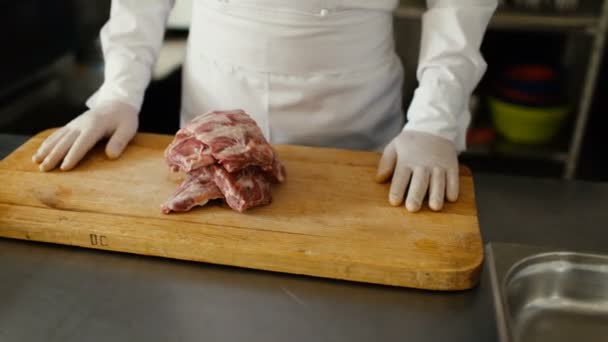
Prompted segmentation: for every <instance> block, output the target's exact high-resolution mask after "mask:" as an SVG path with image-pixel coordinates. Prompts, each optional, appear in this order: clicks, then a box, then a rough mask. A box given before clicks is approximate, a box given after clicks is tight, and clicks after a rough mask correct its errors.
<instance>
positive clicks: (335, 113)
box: [33, 0, 497, 211]
mask: <svg viewBox="0 0 608 342" xmlns="http://www.w3.org/2000/svg"><path fill="white" fill-rule="evenodd" d="M398 2H399V1H398V0H194V1H193V8H192V23H191V27H190V33H189V37H188V48H187V53H186V58H185V61H184V66H183V74H182V80H183V81H182V82H183V88H182V89H183V94H182V104H181V105H182V107H181V113H180V114H181V123H182V125H183V124H184V123H186V122H187V121H189V120H190V119H192V118H193V117H195V116H197V115H200V114H202V113H205V112H207V111H210V110H228V109H237V108H238V109H244V110H246V111H247V112H248V113H250V114H251V115H252V116H253V118H254V119H255V120H256V122H257V123H258V125H259V126H260V127H261V128H262V131H263V132H264V134H265V136H266V137H267V138H268V139H269V140H270V141H271V142H272V143H275V144H301V145H311V146H313V145H314V146H328V147H336V148H347V149H361V150H378V151H382V150H383V155H382V158H381V161H380V163H379V166H378V173H377V177H376V178H377V179H376V180H377V181H378V182H384V181H387V180H389V179H391V186H390V190H389V194H388V200H389V202H390V203H391V204H392V205H395V206H398V205H401V204H402V203H404V202H405V207H406V208H407V209H408V210H409V211H418V210H419V209H420V208H421V206H422V204H423V200H424V198H425V195H426V194H427V193H428V195H429V206H430V208H431V209H433V210H441V209H442V207H443V204H444V201H445V199H447V200H448V201H455V200H457V197H458V192H459V187H458V153H459V152H461V151H463V150H464V149H465V132H466V129H467V127H468V125H469V121H470V113H469V112H468V99H469V97H470V95H471V93H472V91H473V89H474V88H475V86H476V85H477V84H478V82H479V81H480V79H481V77H482V75H483V74H484V72H485V70H486V64H485V61H484V59H483V57H482V56H481V54H480V45H481V42H482V40H483V36H484V33H485V30H486V27H487V24H488V21H489V19H490V18H491V16H492V15H493V13H494V11H495V9H496V6H497V0H427V1H426V2H427V11H426V12H425V13H424V15H423V17H422V41H421V48H420V56H419V63H418V68H417V73H416V76H417V80H418V87H417V89H416V91H415V93H414V97H413V99H412V102H411V103H410V104H409V107H408V109H407V119H408V120H407V124H405V125H404V122H403V121H404V116H405V115H403V109H402V101H401V98H402V83H403V67H402V64H401V61H400V59H399V57H398V56H397V54H396V52H395V44H394V37H393V20H392V19H393V15H392V11H393V10H394V9H395V8H396V7H397V6H398ZM173 5H174V0H153V1H151V0H113V1H112V8H111V14H110V19H109V21H108V22H107V23H106V24H105V25H104V27H103V29H102V30H101V43H102V47H103V53H104V59H105V79H104V83H103V85H102V86H101V87H100V89H99V90H98V91H97V92H96V93H95V94H93V95H92V96H91V98H90V99H89V100H88V101H87V107H88V108H89V110H87V111H86V112H85V113H83V114H81V115H80V116H78V117H77V118H75V119H74V120H72V121H71V122H69V123H68V124H67V125H66V126H64V127H62V128H61V129H59V130H57V131H56V132H55V133H54V134H52V135H51V136H50V137H48V138H47V139H46V140H45V141H44V143H43V144H42V145H41V147H40V149H39V150H38V151H37V152H36V154H35V155H34V156H33V160H34V161H35V162H37V163H40V169H41V170H42V171H49V170H52V169H54V168H55V167H57V166H59V167H60V168H61V170H69V169H72V168H73V167H74V166H76V164H77V163H78V162H79V161H80V160H81V159H82V158H83V156H84V155H85V154H86V153H87V151H89V150H90V149H91V148H92V147H93V146H94V145H95V144H96V143H97V142H98V141H99V140H101V139H103V138H109V140H108V143H107V145H106V154H107V156H108V157H109V158H117V157H119V156H120V155H121V153H122V152H123V151H124V149H125V147H126V146H127V144H128V143H129V141H130V140H131V139H132V138H133V136H134V135H135V133H136V131H137V127H138V112H139V110H140V108H141V105H142V101H143V97H144V92H145V90H146V87H147V86H148V84H149V82H150V79H151V73H152V69H153V66H154V64H155V62H156V58H157V56H158V53H159V49H160V47H161V44H162V42H163V36H164V31H165V26H166V23H167V18H168V16H169V13H170V11H171V9H172V7H173ZM167 115H171V114H170V113H167Z"/></svg>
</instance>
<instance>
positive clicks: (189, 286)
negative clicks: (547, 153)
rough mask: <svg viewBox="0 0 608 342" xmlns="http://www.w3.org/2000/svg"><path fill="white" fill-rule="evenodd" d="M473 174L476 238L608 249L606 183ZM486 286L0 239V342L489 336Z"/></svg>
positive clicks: (5, 143) (5, 149) (8, 142)
mask: <svg viewBox="0 0 608 342" xmlns="http://www.w3.org/2000/svg"><path fill="white" fill-rule="evenodd" d="M23 141H25V138H24V137H19V136H8V135H0V157H3V156H5V155H6V154H7V153H9V152H10V151H11V150H12V149H13V148H15V147H16V146H18V145H19V144H21V143H22V142H23ZM474 176H475V185H476V193H477V203H478V208H479V219H480V225H481V232H482V236H483V239H484V243H488V242H516V243H526V244H533V245H540V246H552V247H556V248H567V249H576V250H583V251H592V252H600V253H608V207H607V205H606V203H608V184H594V183H584V182H566V181H561V180H545V179H529V178H514V177H507V176H500V175H489V174H475V175H474ZM0 215H2V213H1V212H0ZM490 291H491V290H490V282H489V279H488V275H487V271H486V270H485V269H484V272H483V273H482V279H481V282H480V284H479V286H478V287H477V288H475V289H473V290H469V291H464V292H453V293H438V292H429V291H419V290H410V289H403V288H390V287H383V286H374V285H365V284H357V283H348V282H341V281H332V280H325V279H317V278H309V277H300V276H293V275H284V274H277V273H270V272H262V271H251V270H244V269H238V268H231V267H221V266H214V265H207V264H201V263H192V262H182V261H175V260H167V259H161V258H152V257H143V256H136V255H127V254H121V253H110V252H103V251H95V250H88V249H81V248H75V247H65V246H57V245H49V244H40V243H31V242H21V241H13V240H6V239H0V341H62V342H69V341H140V340H141V341H265V342H266V341H306V342H310V341H404V340H407V341H466V342H473V341H495V340H496V338H497V337H496V328H495V322H494V311H493V303H492V297H491V292H490Z"/></svg>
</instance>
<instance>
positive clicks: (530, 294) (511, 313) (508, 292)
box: [486, 244, 608, 342]
mask: <svg viewBox="0 0 608 342" xmlns="http://www.w3.org/2000/svg"><path fill="white" fill-rule="evenodd" d="M486 252H487V253H486V254H487V259H486V260H487V262H488V267H489V269H490V277H491V281H492V289H493V294H494V307H495V309H496V317H497V326H498V333H499V336H500V341H501V342H529V341H534V342H542V341H552V342H561V341H569V342H570V341H574V342H577V341H581V342H582V341H585V342H596V341H598V342H599V341H601V342H606V341H608V256H606V255H598V254H585V253H576V252H568V251H555V250H552V249H548V248H537V247H531V246H522V245H513V244H488V245H487V247H486Z"/></svg>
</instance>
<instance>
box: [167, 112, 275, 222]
mask: <svg viewBox="0 0 608 342" xmlns="http://www.w3.org/2000/svg"><path fill="white" fill-rule="evenodd" d="M165 160H166V161H167V164H168V165H169V167H170V168H171V170H172V171H175V172H183V173H186V174H187V175H188V178H187V179H186V180H185V181H184V182H183V183H182V184H181V185H180V187H179V188H178V190H177V191H176V192H175V193H174V194H173V196H172V197H171V198H170V199H169V200H167V202H166V203H165V204H163V205H162V207H161V211H162V212H163V213H165V214H168V213H169V212H171V211H188V210H190V209H192V208H193V207H194V206H197V205H200V206H202V205H205V204H206V203H207V202H208V201H209V200H211V199H216V198H223V199H224V200H225V201H226V203H227V204H228V205H229V206H230V207H231V208H232V209H234V210H236V211H239V212H243V211H245V210H247V209H249V208H252V207H257V206H262V205H266V204H269V203H271V202H272V196H271V184H273V183H282V182H283V181H285V175H286V173H285V168H284V167H283V165H282V164H281V162H280V161H279V159H278V158H277V154H276V151H274V149H273V148H272V147H271V146H270V144H269V143H268V142H267V141H266V139H265V138H264V135H263V134H262V131H261V130H260V128H259V127H258V126H257V125H256V123H255V121H254V120H253V119H251V118H250V117H249V115H247V114H246V113H245V112H244V111H242V110H235V111H221V112H220V111H215V112H209V113H207V114H203V115H201V116H199V117H196V118H195V119H193V120H192V121H191V122H189V123H188V124H187V125H186V126H185V127H184V128H182V129H180V130H179V131H178V132H177V134H176V136H175V138H174V139H173V142H172V143H171V144H170V145H169V146H168V147H167V149H166V150H165Z"/></svg>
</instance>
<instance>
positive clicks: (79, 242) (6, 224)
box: [0, 209, 484, 291]
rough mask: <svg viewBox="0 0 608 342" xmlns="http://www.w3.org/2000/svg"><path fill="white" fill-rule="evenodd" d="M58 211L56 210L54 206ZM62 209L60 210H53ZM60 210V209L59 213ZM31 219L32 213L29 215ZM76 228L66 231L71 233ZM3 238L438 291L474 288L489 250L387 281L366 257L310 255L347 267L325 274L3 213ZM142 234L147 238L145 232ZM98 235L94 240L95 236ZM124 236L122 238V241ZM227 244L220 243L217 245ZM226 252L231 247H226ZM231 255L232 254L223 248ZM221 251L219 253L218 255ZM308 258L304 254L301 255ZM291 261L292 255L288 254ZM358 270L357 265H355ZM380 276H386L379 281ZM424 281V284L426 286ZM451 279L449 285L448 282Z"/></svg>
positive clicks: (235, 252)
mask: <svg viewBox="0 0 608 342" xmlns="http://www.w3.org/2000/svg"><path fill="white" fill-rule="evenodd" d="M49 210H52V209H49ZM52 211H57V212H60V211H59V210H52ZM58 214H60V213H58ZM23 219H27V218H25V217H24V218H23ZM40 231H44V233H40ZM68 231H69V232H70V233H68V234H66V232H68ZM0 238H8V239H12V240H23V241H30V242H39V243H51V244H57V245H64V246H75V247H81V248H85V249H95V250H103V251H109V252H114V253H116V252H118V253H126V254H134V255H144V256H150V257H160V258H169V259H175V260H182V261H193V262H202V263H208V264H215V265H224V266H230V267H238V268H244V269H252V270H260V271H268V272H277V273H286V274H293V275H301V276H308V277H316V278H323V279H338V280H343V281H349V282H359V283H367V284H375V285H383V286H393V287H403V288H415V289H421V290H434V291H461V290H468V289H471V288H473V287H475V286H476V285H477V283H478V281H479V272H480V269H481V266H482V263H483V258H484V257H483V250H482V254H481V255H479V256H478V257H477V258H475V260H471V264H469V265H464V266H460V267H456V268H450V269H434V270H432V271H431V270H429V269H424V268H423V269H419V270H416V269H413V268H409V269H403V268H401V267H399V266H392V267H391V266H388V265H384V266H383V268H384V271H386V270H387V269H388V270H390V271H394V272H396V273H401V272H403V273H402V274H401V275H391V278H392V279H391V280H388V281H386V280H382V277H379V278H378V277H374V276H367V277H366V276H363V275H362V274H364V273H367V274H372V275H373V274H374V272H377V271H378V268H377V265H369V264H367V263H363V262H350V263H349V262H344V261H342V260H335V259H331V258H328V257H325V256H320V257H317V258H316V260H315V258H310V259H309V260H307V261H308V262H309V263H317V262H334V263H335V265H336V267H338V268H339V269H343V270H345V271H343V272H335V270H334V271H332V272H329V273H325V274H320V273H319V270H318V269H313V270H312V271H310V272H307V271H306V270H305V269H304V268H302V267H299V268H297V269H294V268H293V264H289V263H288V262H287V263H285V264H284V265H282V264H280V263H279V264H278V265H274V266H267V265H262V264H260V262H258V263H252V262H251V261H250V260H251V259H249V257H254V256H253V255H248V254H247V253H246V251H239V250H236V249H235V250H232V251H228V252H230V253H229V254H232V255H233V256H234V255H239V253H241V254H242V255H240V257H241V260H247V262H246V264H239V263H235V262H228V261H226V260H221V259H219V258H218V257H215V259H214V257H213V256H210V257H209V256H207V257H206V256H204V255H203V254H204V253H203V254H200V252H199V254H196V253H195V254H187V255H184V254H182V255H180V254H179V253H178V252H176V251H175V250H179V247H180V246H179V245H175V244H173V245H171V244H170V243H169V242H166V240H164V239H159V240H158V241H157V242H155V243H154V244H153V245H148V246H147V247H149V248H152V249H153V250H155V251H156V252H154V251H152V250H150V249H149V250H145V248H143V247H142V245H141V244H129V243H128V242H121V241H125V240H128V239H133V238H137V237H136V236H130V237H125V236H121V235H119V234H116V233H113V232H111V231H110V232H109V231H107V230H104V231H101V232H100V231H95V230H92V231H82V230H77V229H73V230H66V229H65V228H64V227H59V226H57V225H55V226H51V225H48V226H45V225H40V226H38V227H37V228H36V231H33V230H32V229H23V228H20V227H19V226H18V225H15V222H11V221H8V220H3V219H1V218H0ZM140 238H141V237H140ZM93 239H94V241H93ZM107 241H112V245H111V246H110V245H109V244H108V243H107ZM117 241H118V243H117ZM216 248H218V249H221V248H220V247H216ZM159 250H160V251H163V253H158V251H159ZM224 252H226V251H224ZM256 253H257V256H258V257H259V256H262V257H263V258H265V259H266V260H273V262H274V261H276V258H277V257H279V255H277V254H273V253H265V254H263V253H260V252H259V250H257V252H256ZM223 254H226V253H223ZM218 255H219V254H218ZM295 259H298V260H300V261H302V257H301V256H300V257H297V258H295ZM285 260H288V259H285ZM351 269H352V270H351ZM378 279H380V280H378ZM422 284H424V285H422ZM446 284H449V285H446Z"/></svg>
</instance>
